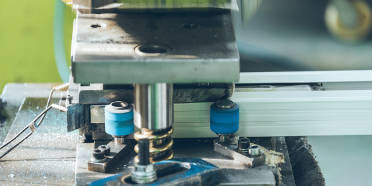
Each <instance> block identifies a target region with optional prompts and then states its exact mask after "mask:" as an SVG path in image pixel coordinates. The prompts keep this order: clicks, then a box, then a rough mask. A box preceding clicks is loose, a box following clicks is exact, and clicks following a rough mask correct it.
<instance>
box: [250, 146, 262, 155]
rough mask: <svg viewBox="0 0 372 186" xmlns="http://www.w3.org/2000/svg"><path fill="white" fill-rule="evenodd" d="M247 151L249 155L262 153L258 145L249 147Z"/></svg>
mask: <svg viewBox="0 0 372 186" xmlns="http://www.w3.org/2000/svg"><path fill="white" fill-rule="evenodd" d="M248 152H249V155H250V156H259V155H261V153H262V152H261V149H260V147H259V146H257V145H252V146H251V147H249V149H248Z"/></svg>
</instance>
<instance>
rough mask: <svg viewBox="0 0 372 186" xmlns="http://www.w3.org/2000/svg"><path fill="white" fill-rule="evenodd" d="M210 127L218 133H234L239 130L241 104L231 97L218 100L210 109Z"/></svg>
mask: <svg viewBox="0 0 372 186" xmlns="http://www.w3.org/2000/svg"><path fill="white" fill-rule="evenodd" d="M210 129H211V130H212V131H213V132H214V133H216V134H223V135H224V134H234V133H235V132H236V131H238V130H239V105H238V104H236V103H234V102H232V101H231V100H229V99H224V100H220V101H217V102H216V103H213V104H212V105H211V109H210Z"/></svg>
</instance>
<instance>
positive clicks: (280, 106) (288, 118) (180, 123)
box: [174, 89, 372, 138]
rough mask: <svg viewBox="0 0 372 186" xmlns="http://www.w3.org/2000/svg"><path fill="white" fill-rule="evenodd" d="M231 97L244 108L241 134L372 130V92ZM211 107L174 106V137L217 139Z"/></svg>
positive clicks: (265, 93)
mask: <svg viewBox="0 0 372 186" xmlns="http://www.w3.org/2000/svg"><path fill="white" fill-rule="evenodd" d="M232 100H233V101H235V102H237V103H238V104H239V106H240V128H239V131H238V134H239V135H241V136H250V137H253V136H317V135H371V134H372V90H340V91H308V90H303V89H301V90H297V91H296V90H288V91H265V90H262V91H252V92H250V91H249V92H239V90H237V93H235V95H234V96H233V97H232ZM209 106H210V103H189V104H175V108H174V109H175V113H174V115H175V118H174V119H175V124H174V135H175V137H176V138H196V137H215V136H216V135H215V134H214V133H213V132H212V131H211V130H210V129H209Z"/></svg>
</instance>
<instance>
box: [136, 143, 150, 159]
mask: <svg viewBox="0 0 372 186" xmlns="http://www.w3.org/2000/svg"><path fill="white" fill-rule="evenodd" d="M148 164H150V152H149V140H148V139H141V140H139V141H138V165H148Z"/></svg>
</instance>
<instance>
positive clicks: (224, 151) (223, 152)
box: [213, 142, 254, 168]
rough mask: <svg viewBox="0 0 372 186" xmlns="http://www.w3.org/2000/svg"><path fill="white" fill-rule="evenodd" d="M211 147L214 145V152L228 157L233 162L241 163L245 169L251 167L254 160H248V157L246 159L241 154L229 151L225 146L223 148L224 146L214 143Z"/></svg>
mask: <svg viewBox="0 0 372 186" xmlns="http://www.w3.org/2000/svg"><path fill="white" fill-rule="evenodd" d="M213 145H214V151H215V152H217V153H219V154H221V155H223V156H226V157H229V158H231V159H233V160H236V161H238V162H241V163H242V164H243V165H244V166H246V167H247V168H248V167H252V166H253V160H254V159H253V158H250V157H247V156H245V155H243V154H240V153H238V152H235V151H234V150H231V149H230V148H228V147H227V146H224V145H222V144H220V143H218V142H214V143H213Z"/></svg>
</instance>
